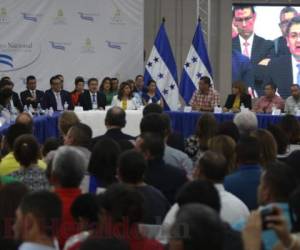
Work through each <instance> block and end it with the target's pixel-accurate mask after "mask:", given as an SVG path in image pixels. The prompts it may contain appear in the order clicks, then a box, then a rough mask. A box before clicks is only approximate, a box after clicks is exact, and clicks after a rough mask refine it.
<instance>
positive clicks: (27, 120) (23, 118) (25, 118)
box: [16, 112, 33, 134]
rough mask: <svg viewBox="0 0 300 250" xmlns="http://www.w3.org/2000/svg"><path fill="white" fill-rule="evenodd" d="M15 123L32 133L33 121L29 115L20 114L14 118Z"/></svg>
mask: <svg viewBox="0 0 300 250" xmlns="http://www.w3.org/2000/svg"><path fill="white" fill-rule="evenodd" d="M16 123H18V124H24V125H26V126H28V129H30V131H31V132H30V133H31V134H32V133H33V119H32V117H31V115H30V114H29V113H26V112H23V113H20V114H19V115H18V116H17V118H16Z"/></svg>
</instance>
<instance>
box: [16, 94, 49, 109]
mask: <svg viewBox="0 0 300 250" xmlns="http://www.w3.org/2000/svg"><path fill="white" fill-rule="evenodd" d="M35 95H36V101H34V102H33V101H28V100H26V99H27V98H28V97H32V95H31V92H30V91H29V90H25V91H23V92H21V94H20V96H21V101H22V103H23V105H27V106H29V105H30V104H31V105H32V107H34V108H36V107H37V105H38V103H40V104H42V101H43V97H44V92H43V91H41V90H37V89H36V90H35Z"/></svg>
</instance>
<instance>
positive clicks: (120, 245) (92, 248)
mask: <svg viewBox="0 0 300 250" xmlns="http://www.w3.org/2000/svg"><path fill="white" fill-rule="evenodd" d="M99 249H101V250H112V249H113V250H130V247H129V245H128V243H126V242H125V241H123V240H118V239H115V238H112V239H89V240H87V241H85V242H83V243H82V245H81V247H80V249H79V250H99Z"/></svg>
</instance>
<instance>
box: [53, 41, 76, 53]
mask: <svg viewBox="0 0 300 250" xmlns="http://www.w3.org/2000/svg"><path fill="white" fill-rule="evenodd" d="M49 44H50V45H51V48H52V49H56V50H62V51H65V50H66V46H70V45H71V43H63V42H54V41H49Z"/></svg>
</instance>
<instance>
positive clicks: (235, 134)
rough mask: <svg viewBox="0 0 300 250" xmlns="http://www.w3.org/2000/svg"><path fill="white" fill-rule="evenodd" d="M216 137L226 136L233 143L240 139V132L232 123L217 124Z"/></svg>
mask: <svg viewBox="0 0 300 250" xmlns="http://www.w3.org/2000/svg"><path fill="white" fill-rule="evenodd" d="M217 134H218V135H227V136H229V137H231V138H232V139H233V140H234V141H235V143H237V142H238V141H239V139H240V132H239V129H238V127H237V126H236V125H235V123H234V122H233V121H225V122H222V123H220V124H219V126H218V132H217Z"/></svg>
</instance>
